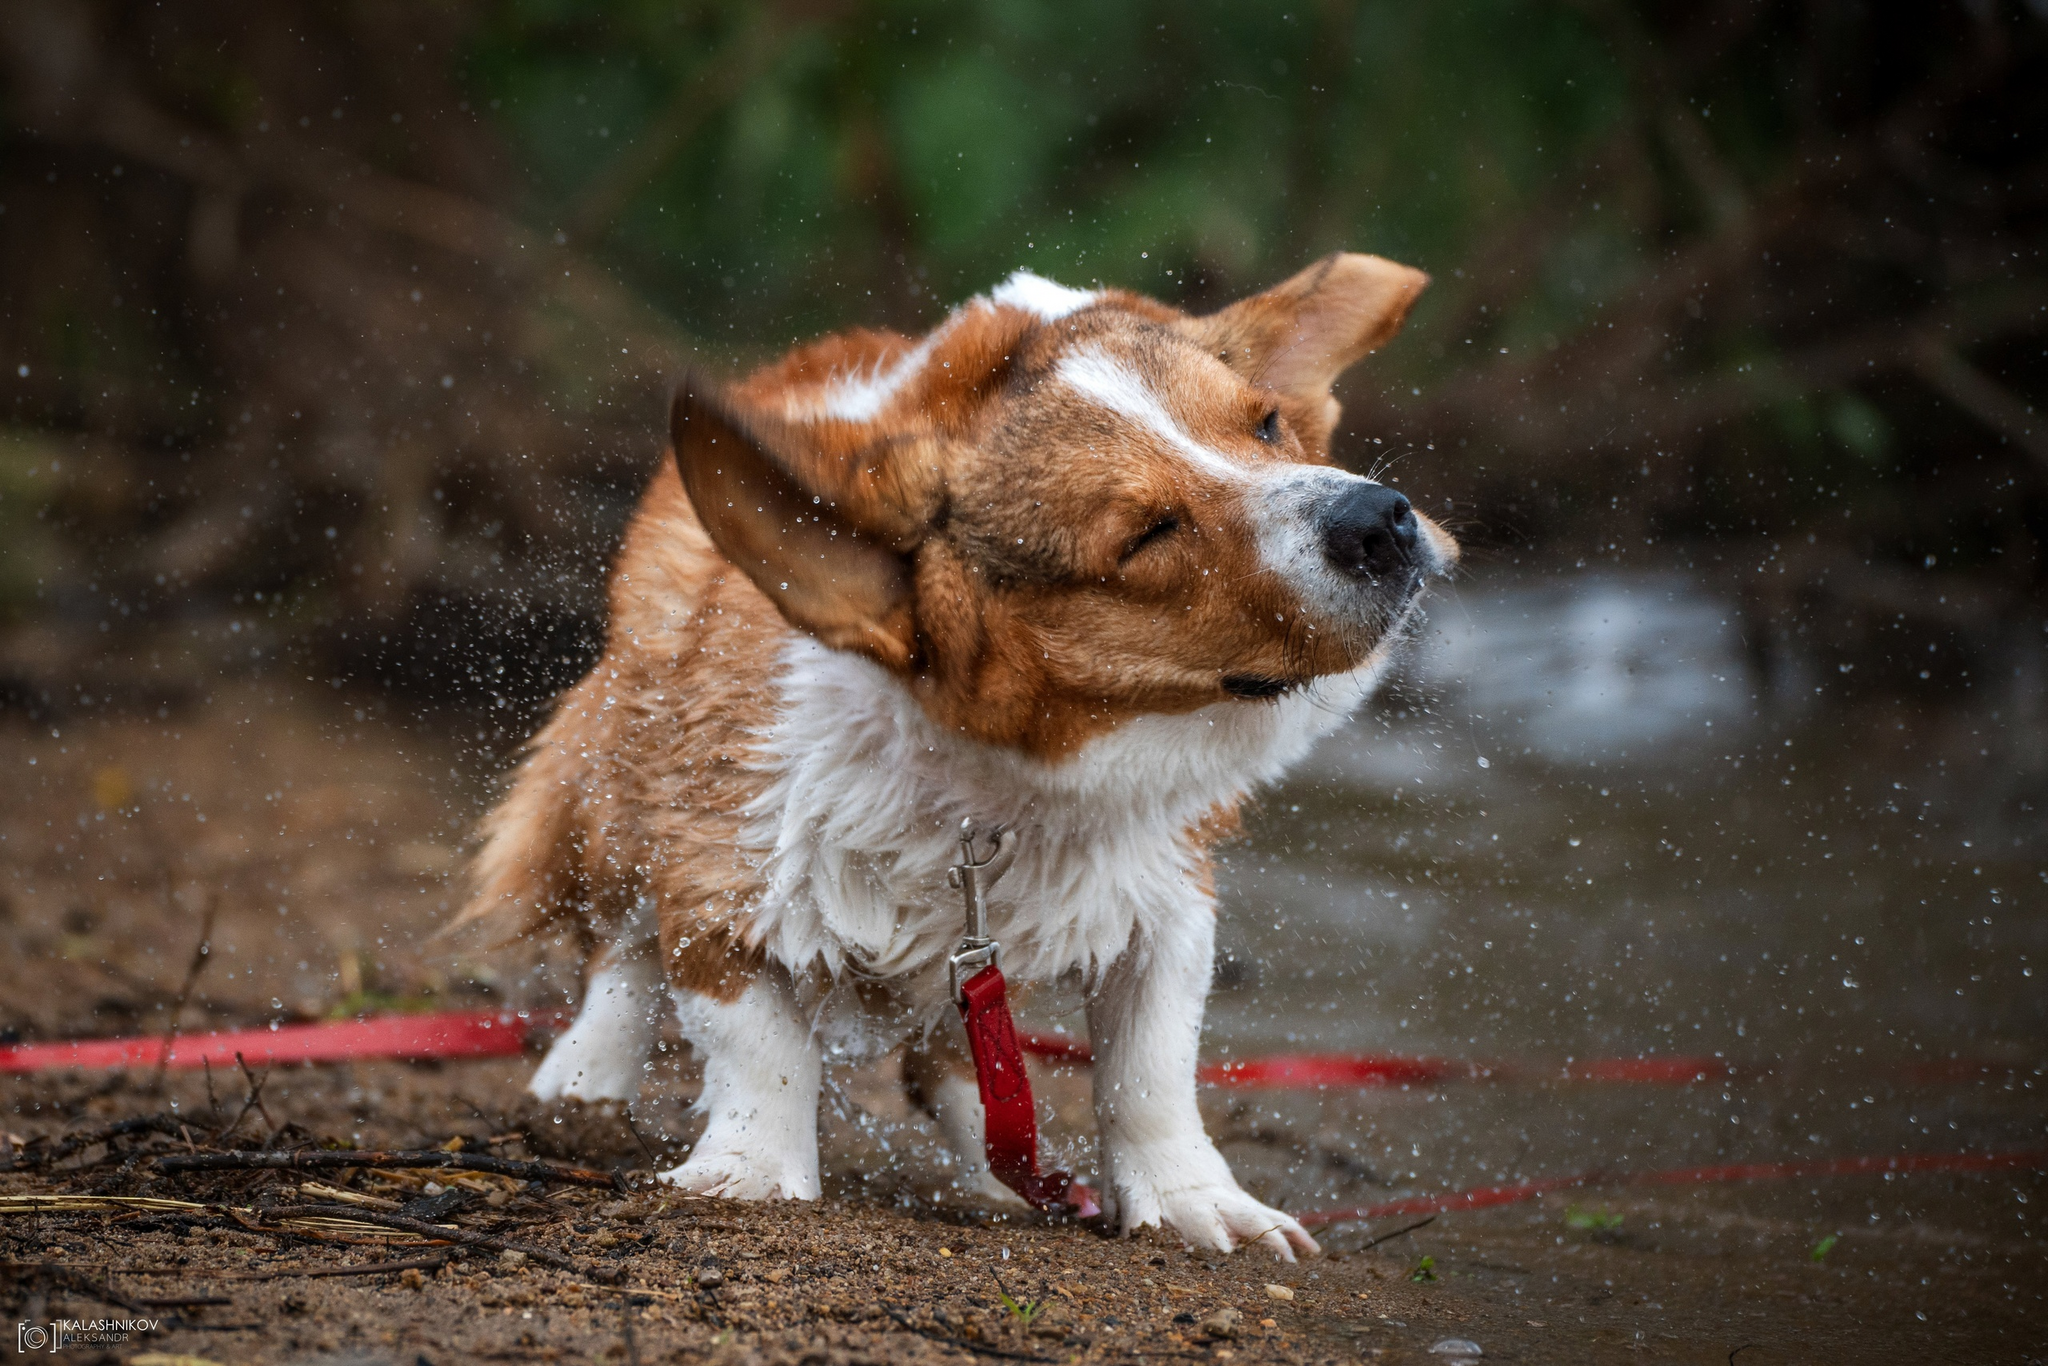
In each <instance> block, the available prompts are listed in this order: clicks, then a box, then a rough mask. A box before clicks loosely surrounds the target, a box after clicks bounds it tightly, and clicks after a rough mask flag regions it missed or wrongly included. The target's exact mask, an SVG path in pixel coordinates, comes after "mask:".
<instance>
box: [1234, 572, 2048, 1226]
mask: <svg viewBox="0 0 2048 1366" xmlns="http://www.w3.org/2000/svg"><path fill="white" fill-rule="evenodd" d="M1821 700H1823V701H1824V700H1825V699H1821ZM2044 796H2048V765H2044V761H2043V756H2042V751H2041V748H2040V745H2039V741H2038V736H2037V734H2036V733H2035V732H2033V731H2032V730H2031V729H2029V725H2028V723H2025V722H2024V721H2023V720H2022V719H2019V718H2013V717H2009V716H2002V715H2000V714H1999V713H1998V712H1997V711H1995V710H1985V711H1970V710H1968V709H1966V708H1961V709H1959V708H1958V707H1957V706H1956V705H1954V704H1953V703H1948V704H1943V705H1941V706H1938V707H1937V706H1930V707H1928V708H1925V709H1914V708H1910V707H1906V706H1903V705H1901V706H1897V707H1891V708H1881V709H1876V710H1873V709H1871V708H1868V707H1865V708H1862V709H1843V708H1834V707H1828V706H1813V705H1806V706H1799V705H1796V704H1794V703H1792V702H1789V701H1787V700H1786V699H1783V698H1782V697H1780V698H1773V697H1772V696H1770V695H1768V694H1767V693H1766V691H1765V689H1764V688H1763V686H1762V685H1761V683H1760V681H1759V680H1758V679H1757V678H1755V677H1754V676H1753V670H1752V668H1751V666H1750V665H1749V663H1748V661H1747V657H1746V653H1745V651H1744V649H1743V645H1742V641H1741V637H1740V633H1739V629H1738V624H1737V617H1736V614H1735V612H1734V611H1733V607H1732V604H1728V603H1724V602H1721V601H1717V600H1716V599H1715V598H1713V597H1712V596H1711V595H1709V594H1707V593H1704V592H1702V591H1701V590H1699V589H1697V588H1694V587H1691V586H1689V585H1688V584H1687V583H1685V582H1684V581H1683V580H1680V579H1673V578H1662V577H1640V578H1616V577H1604V578H1588V579H1586V580H1583V581H1580V582H1566V583H1563V584H1559V583H1558V582H1557V581H1555V580H1548V581H1545V582H1544V583H1541V584H1522V583H1516V582H1513V581H1508V582H1494V583H1482V584H1478V585H1473V586H1469V587H1467V588H1466V589H1465V590H1464V592H1463V593H1462V594H1460V595H1456V596H1451V597H1447V598H1444V599H1440V600H1438V601H1437V602H1436V603H1435V604H1434V606H1433V610H1432V613H1431V627H1430V629H1429V630H1428V631H1427V632H1426V633H1425V635H1424V637H1423V638H1422V639H1421V640H1420V641H1419V643H1418V648H1417V651H1416V656H1415V658H1414V660H1413V661H1412V663H1411V665H1410V667H1409V670H1408V673H1407V677H1406V678H1405V679H1404V681H1402V682H1401V683H1399V684H1398V685H1397V686H1396V687H1394V688H1393V689H1392V690H1390V692H1389V694H1388V696H1387V697H1386V698H1385V699H1383V700H1382V702H1381V703H1380V704H1379V705H1378V707H1377V708H1376V709H1375V710H1373V711H1371V712H1369V713H1367V714H1365V715H1362V716H1361V717H1359V718H1358V719H1357V720H1356V721H1355V722H1354V723H1353V724H1352V725H1350V726H1349V727H1348V728H1347V729H1346V730H1344V731H1343V732H1342V733H1341V734H1340V735H1338V736H1337V737H1335V738H1334V739H1333V740H1332V741H1331V742H1330V743H1329V744H1328V745H1327V746H1326V747H1325V748H1324V749H1323V750H1322V751H1321V752H1319V753H1318V755H1317V756H1316V757H1315V759H1314V760H1313V761H1311V763H1310V764H1309V765H1308V766H1307V767H1306V768H1304V769H1303V770H1302V771H1300V772H1299V773H1298V774H1297V775H1296V776H1295V777H1294V778H1293V779H1292V780H1291V781H1290V782H1289V783H1288V784H1287V785H1286V786H1285V787H1284V788H1283V789H1282V790H1280V791H1279V792H1277V793H1275V794H1273V795H1272V796H1271V797H1270V798H1269V799H1268V800H1267V801H1266V803H1265V805H1264V807H1263V810H1262V811H1261V813H1260V814H1259V815H1258V816H1257V817H1256V818H1255V819H1254V820H1253V821H1252V823H1251V829H1250V837H1249V839H1248V841H1247V842H1246V843H1245V844H1243V845H1240V846H1238V847H1237V848H1235V849H1234V850H1232V851H1231V853H1230V855H1229V857H1228V859H1227V863H1226V866H1225V868H1224V869H1223V876H1222V882H1223V886H1224V900H1225V905H1226V912H1225V916H1224V927H1225V928H1224V931H1223V942H1224V944H1225V946H1226V948H1227V950H1228V952H1229V953H1230V955H1231V958H1232V960H1233V961H1232V962H1231V963H1229V964H1227V965H1226V968H1225V971H1224V973H1223V975H1222V977H1221V979H1220V980H1221V989H1219V991H1218V992H1217V993H1216V995H1215V996H1214V998H1213V999H1212V1004H1211V1009H1210V1015H1209V1036H1208V1044H1207V1048H1208V1051H1209V1052H1211V1053H1215V1054H1225V1053H1230V1054H1239V1055H1242V1054H1246V1053H1252V1052H1263V1051H1270V1050H1276V1049H1288V1048H1294V1049H1305V1048H1312V1049H1326V1050H1362V1051H1386V1052H1397V1053H1407V1054H1416V1053H1420V1054H1430V1055H1434V1056H1438V1057H1447V1058H1456V1059H1473V1060H1483V1061H1488V1062H1492V1061H1505V1062H1508V1063H1511V1064H1516V1065H1518V1066H1519V1067H1520V1068H1522V1069H1524V1071H1523V1076H1524V1077H1525V1080H1524V1081H1521V1082H1517V1083H1512V1084H1498V1083H1496V1084H1475V1083H1454V1084H1447V1085H1445V1086H1443V1087H1441V1088H1431V1089H1427V1090H1415V1091H1408V1092H1401V1091H1388V1090H1380V1091H1368V1092H1358V1093H1339V1092H1327V1093H1321V1094H1319V1095H1313V1096H1286V1095H1280V1094H1275V1093H1264V1094H1261V1095H1259V1096H1257V1097H1256V1098H1249V1097H1248V1098H1246V1099H1244V1100H1241V1101H1240V1108H1243V1107H1244V1106H1246V1105H1249V1106H1251V1107H1252V1109H1253V1110H1254V1111H1256V1112H1257V1113H1259V1114H1265V1115H1270V1116H1271V1117H1273V1118H1276V1119H1284V1120H1285V1121H1286V1122H1287V1123H1288V1125H1289V1126H1290V1127H1292V1128H1294V1129H1296V1130H1297V1131H1299V1130H1302V1129H1304V1128H1306V1129H1307V1130H1309V1131H1319V1132H1323V1133H1325V1134H1326V1135H1336V1136H1339V1137H1340V1138H1341V1141H1342V1142H1343V1143H1344V1144H1345V1145H1347V1147H1348V1148H1349V1149H1350V1150H1353V1151H1356V1152H1358V1153H1359V1154H1360V1155H1361V1156H1362V1157H1363V1158H1364V1159H1365V1160H1368V1161H1369V1162H1370V1163H1372V1164H1373V1165H1374V1166H1375V1167H1376V1168H1377V1169H1378V1170H1379V1171H1380V1172H1381V1174H1382V1176H1383V1178H1384V1179H1386V1180H1387V1181H1388V1182H1390V1183H1392V1184H1399V1185H1414V1184H1445V1185H1459V1184H1468V1183H1472V1182H1483V1181H1487V1180H1490V1179H1497V1178H1498V1177H1499V1176H1500V1175H1501V1174H1502V1173H1516V1174H1530V1175H1533V1174H1540V1173H1543V1172H1557V1171H1569V1170H1575V1169H1579V1168H1584V1167H1589V1166H1596V1165H1605V1164H1609V1163H1613V1162H1616V1161H1626V1162H1627V1163H1628V1164H1629V1165H1644V1166H1647V1165H1656V1164H1665V1165H1669V1164H1683V1163H1693V1162H1699V1163H1706V1162H1716V1161H1729V1160H1738V1159H1739V1160H1755V1159H1763V1158H1770V1157H1802V1156H1815V1155H1820V1154H1834V1153H1846V1152H1867V1151H1877V1152H1893V1151H1935V1150H1958V1149H1963V1148H1971V1147H1999V1146H2014V1145H2022V1146H2023V1145H2028V1144H2031V1145H2035V1146H2039V1145H2041V1144H2042V1142H2043V1138H2044V1133H2048V1124H2044V1119H2048V1107H2044V1106H2043V1105H2042V1103H2041V1090H2042V1082H2043V1075H2044V1074H2043V1072H2042V1069H2041V1064H2042V1063H2043V1061H2044V1055H2048V1050H2044V1048H2043V1042H2044V1039H2048V1028H2044V1027H2048V993H2044V991H2043V990H2042V987H2043V985H2044V983H2043V980H2042V971H2041V970H2042V967H2043V961H2044V956H2048V915H2044V914H2043V911H2044V909H2048V861H2044V854H2048V840H2044V837H2043V836H2044V830H2043V825H2042V821H2041V817H2040V809H2041V804H2042V801H2043V799H2044ZM1636 1055H1705V1056H1711V1057H1715V1058H1721V1059H1725V1060H1728V1061H1730V1062H1732V1063H1736V1064H1738V1065H1741V1066H1742V1067H1744V1068H1745V1069H1747V1070H1746V1071H1745V1072H1744V1074H1742V1075H1740V1076H1739V1077H1738V1078H1737V1079H1736V1080H1734V1081H1732V1082H1728V1083H1723V1082H1721V1081H1716V1082H1713V1083H1712V1084H1696V1085H1692V1086H1685V1087H1671V1086H1646V1085H1625V1084H1611V1083H1610V1084H1601V1085H1594V1084H1587V1083H1557V1082H1549V1083H1540V1084H1539V1083H1538V1082H1536V1081H1534V1080H1533V1078H1535V1077H1540V1076H1543V1075H1549V1076H1552V1077H1554V1076H1556V1075H1557V1074H1558V1073H1559V1072H1560V1071H1561V1069H1562V1067H1563V1066H1564V1064H1565V1063H1566V1062H1567V1060H1570V1059H1579V1060H1584V1059H1588V1058H1601V1057H1612V1056H1636ZM1956 1058H1964V1059H1984V1060H1988V1061H1990V1062H1992V1063H1994V1064H1998V1066H1997V1067H1995V1068H1994V1069H1993V1070H1992V1071H1991V1072H1988V1073H1986V1074H1983V1075H1981V1076H1972V1077H1969V1078H1967V1079H1965V1080H1961V1081H1957V1080H1952V1079H1943V1080H1938V1081H1937V1080H1932V1079H1931V1073H1932V1072H1934V1071H1939V1070H1941V1067H1950V1068H1952V1064H1950V1063H1949V1062H1948V1061H1947V1060H1951V1059H1956ZM1938 1064H1939V1065H1941V1066H1937V1065H1938ZM1764 1069H1768V1075H1758V1073H1759V1072H1761V1071H1763V1070H1764ZM1295 1178H1296V1179H1297V1180H1299V1181H1300V1182H1302V1183H1305V1184H1303V1185H1302V1187H1301V1189H1299V1191H1298V1192H1297V1193H1296V1198H1297V1199H1299V1200H1300V1201H1302V1202H1304V1203H1307V1202H1310V1201H1314V1200H1317V1199H1327V1198H1329V1197H1330V1196H1331V1195H1332V1194H1333V1193H1334V1192H1333V1191H1331V1190H1329V1189H1325V1188H1319V1187H1318V1186H1317V1184H1316V1181H1317V1178H1316V1174H1315V1173H1314V1172H1313V1171H1308V1172H1297V1173H1296V1174H1295ZM2029 1180H2031V1178H2029ZM2001 1189H2002V1188H2001ZM2007 1212H2008V1213H2010V1214H2011V1215H2012V1216H2013V1217H2014V1218H2023V1216H2024V1212H2025V1211H2024V1208H2023V1207H2019V1206H2014V1207H2013V1208H2011V1209H2010V1210H2009V1211H2007Z"/></svg>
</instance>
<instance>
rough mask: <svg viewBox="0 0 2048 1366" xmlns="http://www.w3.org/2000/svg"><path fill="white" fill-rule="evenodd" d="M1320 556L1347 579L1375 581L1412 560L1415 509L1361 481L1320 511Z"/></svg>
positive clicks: (1387, 490) (1399, 497) (1389, 491)
mask: <svg viewBox="0 0 2048 1366" xmlns="http://www.w3.org/2000/svg"><path fill="white" fill-rule="evenodd" d="M1322 529H1323V554H1325V555H1327V556H1328V557H1329V559H1330V563H1331V564H1334V565H1336V566H1337V568H1339V569H1341V570H1343V571H1344V572H1345V573H1346V574H1353V575H1356V576H1358V577H1361V578H1364V577H1368V576H1370V577H1374V578H1377V577H1379V576H1381V575H1384V574H1389V573H1392V572H1393V571H1395V570H1398V569H1406V568H1407V567H1408V566H1409V565H1410V564H1412V563H1413V562H1414V560H1415V537H1416V534H1417V532H1416V526H1415V509H1413V508H1411V507H1409V506H1408V500H1407V499H1406V498H1405V497H1403V496H1402V495H1400V494H1398V493H1396V492H1394V490H1392V489H1390V488H1387V487H1386V486H1385V485H1382V484H1368V483H1365V482H1364V481H1363V480H1361V481H1360V482H1359V483H1357V484H1355V485H1353V486H1352V487H1351V488H1350V489H1349V490H1347V491H1346V492H1344V493H1342V494H1339V495H1338V496H1337V497H1335V498H1333V499H1331V500H1330V501H1329V502H1328V503H1326V504H1325V505H1324V506H1323V508H1322Z"/></svg>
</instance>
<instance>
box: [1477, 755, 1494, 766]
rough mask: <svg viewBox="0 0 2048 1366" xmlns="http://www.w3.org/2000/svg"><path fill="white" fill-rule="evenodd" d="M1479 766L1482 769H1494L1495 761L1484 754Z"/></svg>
mask: <svg viewBox="0 0 2048 1366" xmlns="http://www.w3.org/2000/svg"><path fill="white" fill-rule="evenodd" d="M1479 766H1480V767H1481V768H1492V767H1493V761H1492V760H1490V759H1488V758H1487V757H1486V756H1485V755H1484V754H1482V755H1480V756H1479Z"/></svg>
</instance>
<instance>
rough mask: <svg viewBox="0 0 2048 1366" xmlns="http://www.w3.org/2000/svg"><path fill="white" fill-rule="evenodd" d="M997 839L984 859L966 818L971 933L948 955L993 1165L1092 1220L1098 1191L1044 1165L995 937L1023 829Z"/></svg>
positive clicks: (1007, 1180)
mask: <svg viewBox="0 0 2048 1366" xmlns="http://www.w3.org/2000/svg"><path fill="white" fill-rule="evenodd" d="M995 842H996V847H995V850H994V852H993V853H991V854H990V855H989V856H988V857H987V858H985V859H981V860H979V861H977V860H976V859H975V857H974V823H973V822H972V821H963V822H961V826H960V862H959V864H958V865H957V866H956V867H954V868H951V869H949V870H947V873H946V880H947V881H948V882H950V883H952V884H953V885H954V886H955V887H958V888H960V889H961V892H962V894H963V895H964V896H965V897H966V899H967V934H966V936H965V937H964V938H962V939H961V941H960V947H959V948H958V949H955V950H954V951H953V956H952V957H950V958H948V959H947V960H946V972H947V977H948V986H949V987H950V988H951V990H952V994H953V1003H954V1004H955V1005H957V1006H959V1007H960V1021H961V1023H962V1024H964V1025H965V1026H966V1027H967V1047H968V1050H969V1051H970V1052H972V1053H973V1055H974V1079H975V1081H976V1083H977V1084H978V1085H979V1086H980V1088H981V1109H982V1116H983V1137H982V1143H983V1147H984V1149H985V1150H986V1152H987V1154H988V1169H989V1170H990V1171H991V1172H993V1173H994V1174H995V1178H996V1180H998V1181H1000V1182H1002V1183H1003V1184H1004V1185H1006V1186H1008V1187H1009V1188H1010V1189H1011V1190H1013V1191H1015V1192H1017V1194H1019V1195H1021V1196H1023V1197H1024V1199H1025V1200H1026V1201H1028V1202H1030V1204H1031V1205H1032V1206H1033V1207H1034V1208H1036V1209H1065V1210H1069V1211H1071V1212H1072V1213H1073V1214H1074V1216H1075V1217H1076V1218H1079V1219H1087V1218H1090V1217H1091V1216H1093V1215H1096V1214H1100V1213H1101V1212H1102V1210H1101V1206H1100V1205H1098V1204H1097V1203H1096V1200H1095V1192H1094V1191H1092V1190H1090V1189H1088V1187H1086V1186H1084V1185H1082V1184H1081V1183H1080V1182H1078V1181H1076V1180H1074V1178H1073V1177H1071V1176H1069V1175H1068V1174H1067V1173H1065V1172H1061V1171H1053V1172H1042V1171H1040V1170H1039V1169H1038V1106H1037V1103H1036V1102H1035V1101H1034V1100H1033V1099H1032V1096H1031V1078H1030V1076H1029V1075H1028V1074H1027V1073H1026V1072H1025V1071H1024V1050H1023V1049H1022V1048H1020V1047H1019V1046H1018V1043H1017V1024H1016V1021H1015V1020H1013V1019H1011V1018H1010V990H1009V985H1008V983H1006V982H1004V981H1003V973H1002V969H1001V968H999V967H997V966H996V956H997V954H998V953H999V952H1000V951H1001V948H1002V946H1001V945H1000V944H998V943H996V941H995V940H993V939H991V938H989V937H988V903H987V900H986V896H987V893H988V889H989V888H991V887H993V886H995V884H996V879H997V878H999V877H1001V876H1002V875H1003V874H1004V872H1006V871H1007V870H1008V869H1009V866H1010V864H1011V862H1012V861H1013V860H1015V859H1016V857H1017V832H1016V831H1014V830H1001V829H998V830H997V831H996V832H995ZM970 968H971V969H975V971H974V975H973V976H971V977H968V978H967V979H966V980H965V981H962V980H961V972H962V970H963V969H970Z"/></svg>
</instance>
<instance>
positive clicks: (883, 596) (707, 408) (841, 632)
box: [669, 378, 917, 672]
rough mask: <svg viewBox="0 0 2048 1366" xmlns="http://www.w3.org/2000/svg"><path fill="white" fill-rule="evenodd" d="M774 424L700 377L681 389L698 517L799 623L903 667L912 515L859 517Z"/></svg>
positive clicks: (679, 442)
mask: <svg viewBox="0 0 2048 1366" xmlns="http://www.w3.org/2000/svg"><path fill="white" fill-rule="evenodd" d="M774 425H775V424H772V423H770V422H765V421H763V420H761V419H759V418H754V419H748V418H744V417H742V416H741V415H740V414H739V413H737V412H735V411H734V409H733V408H732V406H731V405H730V404H729V403H728V402H727V401H726V400H725V399H724V398H723V397H722V396H721V395H720V394H719V393H718V391H717V390H716V389H715V388H714V387H712V386H710V385H707V384H705V383H703V382H702V381H701V380H698V379H695V378H690V379H686V380H685V381H684V382H683V384H682V386H681V387H680V388H678V389H677V390H676V396H675V399H674V401H673V403H671V405H670V407H669V436H670V439H671V440H672V441H673V442H674V443H675V454H676V468H677V470H678V471H679V472H680V473H681V474H682V477H683V490H684V492H686V493H688V494H689V496H690V505H691V506H692V507H693V508H695V509H696V512H697V520H698V521H700V522H702V523H703V524H704V530H705V531H707V532H708V533H710V536H711V540H712V542H713V544H715V545H716V546H717V547H718V549H719V551H720V553H722V554H723V555H724V556H725V558H726V559H728V560H730V561H732V563H733V565H734V566H735V567H736V568H738V569H739V570H741V571H742V572H743V573H745V574H746V576H747V577H748V578H750V579H752V580H753V581H754V585H755V587H757V588H759V589H760V590H761V591H762V592H763V593H765V594H767V595H768V599H769V601H771V602H773V603H774V604H775V606H776V609H777V610H778V611H780V612H781V613H782V615H783V617H784V618H786V619H787V620H788V621H789V623H790V624H791V625H793V626H796V627H798V628H800V629H802V630H805V631H808V632H810V633H811V634H812V635H814V636H816V637H817V638H818V639H819V640H821V641H823V642H824V643H825V644H827V645H830V646H833V647H835V648H837V649H841V650H853V651H856V652H858V653H860V654H864V655H867V656H868V657H869V658H871V659H874V660H876V661H877V662H878V663H880V664H882V665H884V666H885V667H887V668H890V669H893V670H896V671H898V672H907V671H908V670H909V669H910V668H911V667H912V665H913V663H914V661H915V660H916V657H917V629H916V621H915V614H914V611H913V604H912V577H911V563H910V559H909V557H908V554H907V553H906V552H907V551H908V550H909V549H911V546H909V545H905V544H903V541H904V540H905V538H906V535H907V533H908V532H909V531H910V529H911V528H910V519H909V518H908V517H907V516H899V517H894V518H890V519H888V520H890V521H895V522H897V523H898V525H894V526H891V525H886V524H885V525H882V526H875V525H873V523H874V522H875V521H877V520H880V519H877V518H872V517H870V518H866V519H863V520H864V521H866V522H867V523H868V524H867V525H862V524H859V523H857V522H856V521H855V520H854V518H853V517H851V516H849V515H848V512H847V509H846V508H844V507H843V506H842V505H841V502H840V500H838V499H836V498H834V497H831V496H830V495H829V493H828V492H827V491H826V490H823V489H818V490H813V489H811V488H809V487H806V484H805V483H804V482H803V481H801V480H800V479H799V478H798V477H797V475H796V473H795V471H796V470H797V469H798V468H803V467H806V466H812V465H815V464H816V463H817V462H816V461H815V460H811V459H800V458H792V457H793V456H795V455H796V454H797V453H796V452H794V451H791V452H790V453H787V454H785V453H783V452H780V451H778V450H777V449H776V447H777V445H778V444H781V445H792V446H793V445H794V443H795V440H796V438H795V435H794V434H792V433H790V432H787V431H775V430H772V427H773V426H774ZM778 438H779V440H778ZM862 492H865V493H868V494H870V495H872V490H871V489H863V490H862ZM862 501H873V499H872V496H870V497H868V498H865V499H862Z"/></svg>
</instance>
